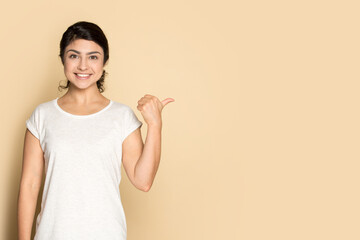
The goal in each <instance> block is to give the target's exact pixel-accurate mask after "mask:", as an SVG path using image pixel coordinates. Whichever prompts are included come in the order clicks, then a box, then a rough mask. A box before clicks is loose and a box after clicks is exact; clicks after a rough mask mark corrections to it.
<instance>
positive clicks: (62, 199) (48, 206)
mask: <svg viewBox="0 0 360 240" xmlns="http://www.w3.org/2000/svg"><path fill="white" fill-rule="evenodd" d="M57 100H58V98H56V99H54V100H51V101H48V102H44V103H41V104H39V105H38V106H37V107H36V108H35V110H34V111H33V113H32V114H31V116H30V118H29V119H27V120H26V127H27V128H28V129H29V130H30V132H31V133H32V134H33V135H34V136H35V137H36V138H38V139H39V141H40V145H41V148H42V150H43V152H44V159H45V174H46V175H45V176H46V177H45V182H44V191H43V196H42V202H41V211H40V213H39V214H38V216H37V218H36V234H35V238H34V240H50V239H51V240H92V239H93V240H100V239H101V240H125V239H126V236H127V226H126V219H125V212H124V209H123V206H122V202H121V197H120V190H119V184H120V180H121V164H122V142H123V141H124V139H125V138H126V137H127V136H128V135H129V134H130V133H131V132H133V131H134V130H135V129H137V128H138V127H141V126H142V122H141V121H139V119H138V118H137V117H136V115H135V113H134V112H133V110H132V109H131V108H130V107H129V106H127V105H125V104H122V103H119V102H115V101H112V100H111V101H110V103H109V104H108V105H107V106H106V107H105V108H103V109H102V110H100V111H98V112H96V113H93V114H89V115H74V114H71V113H68V112H66V111H64V110H63V109H61V108H60V106H59V105H58V104H57Z"/></svg>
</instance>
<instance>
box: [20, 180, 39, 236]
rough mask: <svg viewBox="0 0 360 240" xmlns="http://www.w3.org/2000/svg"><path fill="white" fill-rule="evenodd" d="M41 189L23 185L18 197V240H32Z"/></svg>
mask: <svg viewBox="0 0 360 240" xmlns="http://www.w3.org/2000/svg"><path fill="white" fill-rule="evenodd" d="M39 190H40V189H39V188H32V187H31V186H27V185H26V184H21V186H20V190H19V195H18V213H17V216H18V239H19V240H30V238H31V230H32V225H33V220H34V214H35V210H36V203H37V199H38V194H39Z"/></svg>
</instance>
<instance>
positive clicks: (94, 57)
mask: <svg viewBox="0 0 360 240" xmlns="http://www.w3.org/2000/svg"><path fill="white" fill-rule="evenodd" d="M90 59H98V57H97V56H90Z"/></svg>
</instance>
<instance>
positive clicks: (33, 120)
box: [26, 108, 40, 140]
mask: <svg viewBox="0 0 360 240" xmlns="http://www.w3.org/2000/svg"><path fill="white" fill-rule="evenodd" d="M39 117H40V116H39V111H38V108H35V110H34V111H33V112H32V114H31V115H30V117H29V118H28V119H27V120H26V127H27V128H28V129H29V131H30V132H31V133H32V134H33V135H34V136H35V137H36V138H37V139H39V140H40V131H39V120H40V118H39Z"/></svg>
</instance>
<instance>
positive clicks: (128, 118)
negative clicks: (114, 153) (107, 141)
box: [122, 107, 143, 141]
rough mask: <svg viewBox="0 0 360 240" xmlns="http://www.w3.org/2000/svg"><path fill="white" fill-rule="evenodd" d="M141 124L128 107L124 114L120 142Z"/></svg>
mask: <svg viewBox="0 0 360 240" xmlns="http://www.w3.org/2000/svg"><path fill="white" fill-rule="evenodd" d="M142 124H143V123H142V122H141V121H140V120H139V119H138V118H137V116H136V115H135V113H134V111H133V110H132V109H131V108H130V107H128V108H127V111H126V114H125V121H124V129H123V137H122V141H124V140H125V139H126V137H127V136H129V135H130V134H131V133H132V132H133V131H134V130H136V129H137V128H138V127H141V126H142Z"/></svg>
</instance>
